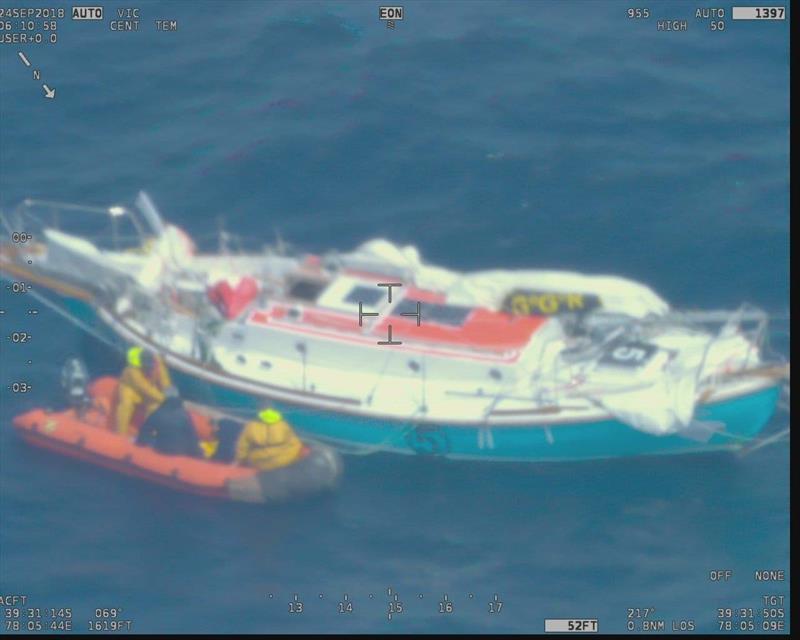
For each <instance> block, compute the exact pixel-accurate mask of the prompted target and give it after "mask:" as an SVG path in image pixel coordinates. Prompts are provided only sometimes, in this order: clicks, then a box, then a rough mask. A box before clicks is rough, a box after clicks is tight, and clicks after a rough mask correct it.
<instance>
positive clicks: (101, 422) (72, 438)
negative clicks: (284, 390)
mask: <svg viewBox="0 0 800 640" xmlns="http://www.w3.org/2000/svg"><path fill="white" fill-rule="evenodd" d="M116 383H117V381H116V379H114V378H100V379H98V380H96V381H95V382H93V383H92V384H91V385H89V388H88V391H89V397H90V400H91V403H90V405H89V406H88V407H86V408H85V409H84V410H81V411H80V412H79V411H78V410H77V409H74V408H70V409H67V410H64V411H56V412H53V411H45V410H44V409H34V410H32V411H28V412H27V413H24V414H21V415H19V416H17V417H16V418H14V423H13V424H14V427H15V428H16V430H17V432H18V433H19V434H20V435H21V436H22V438H23V439H24V440H25V441H26V442H28V443H29V444H32V445H34V446H37V447H41V448H43V449H48V450H51V451H54V452H56V453H60V454H62V455H66V456H70V457H73V458H77V459H79V460H82V461H84V462H89V463H91V464H95V465H98V466H101V467H106V468H108V469H111V470H113V471H118V472H120V473H124V474H127V475H131V476H136V477H139V478H143V479H145V480H149V481H151V482H155V483H158V484H162V485H165V486H168V487H170V488H173V489H178V490H182V491H188V492H191V493H197V494H201V495H205V496H211V497H215V498H225V499H229V500H241V501H245V502H264V503H266V502H279V501H283V500H287V499H291V498H294V497H299V496H302V495H306V494H310V493H315V492H318V491H323V490H325V489H329V488H332V487H333V486H335V484H336V481H337V480H338V477H339V475H340V474H341V468H342V465H341V461H340V457H339V455H338V454H337V453H336V452H335V451H334V450H333V449H330V448H329V447H326V446H324V445H318V444H314V445H313V446H310V445H306V446H305V447H304V450H303V453H302V454H301V457H300V458H299V459H298V460H297V461H296V462H294V463H292V464H291V465H289V466H286V467H282V468H279V469H273V470H270V471H257V470H256V469H251V468H248V467H242V466H238V465H234V464H230V463H227V462H218V461H214V460H204V459H200V458H192V457H188V456H176V455H166V454H163V453H160V452H158V451H155V450H154V449H152V448H150V447H147V446H142V445H138V444H136V443H135V442H133V441H132V440H131V439H130V438H129V437H126V436H122V435H119V434H117V433H115V432H114V431H112V429H111V420H112V417H111V416H112V415H113V414H112V411H111V406H112V398H113V397H114V393H115V390H116ZM188 413H189V416H190V418H191V421H192V424H193V426H194V428H195V430H196V432H197V434H198V437H199V438H200V440H201V441H203V440H209V439H210V438H211V437H212V434H213V430H214V419H213V418H211V417H210V416H209V415H208V414H206V413H203V412H202V410H198V409H189V411H188Z"/></svg>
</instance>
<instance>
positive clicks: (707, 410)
mask: <svg viewBox="0 0 800 640" xmlns="http://www.w3.org/2000/svg"><path fill="white" fill-rule="evenodd" d="M62 302H63V304H65V305H66V306H67V307H68V308H69V310H70V312H71V313H73V314H74V315H75V316H76V317H77V318H79V319H80V320H81V321H83V322H85V323H86V324H87V325H90V326H91V327H92V328H94V329H96V330H97V331H98V332H99V333H101V334H102V335H104V336H105V337H106V338H108V339H109V340H110V341H113V342H117V343H118V342H119V341H118V339H117V338H116V337H115V336H113V335H112V334H111V333H110V331H109V330H108V329H107V328H106V327H104V326H102V325H101V323H100V322H99V320H98V319H97V316H96V315H95V313H94V310H93V309H92V308H91V307H90V306H89V305H87V304H85V303H82V302H80V301H76V300H65V299H62ZM87 344H92V345H94V347H93V348H97V347H98V346H100V349H101V351H100V352H99V353H100V354H103V353H106V354H107V355H106V356H101V357H100V358H99V359H100V360H103V357H105V358H106V360H105V362H106V363H108V361H109V359H110V358H112V357H113V358H114V359H115V361H118V362H120V364H119V365H117V364H116V362H115V365H114V366H122V364H121V362H122V361H121V360H119V354H116V353H113V352H112V350H111V349H110V348H109V347H107V346H105V345H102V343H99V342H98V341H96V340H92V341H91V343H87ZM101 345H102V346H101ZM85 346H86V345H85ZM93 355H94V359H95V360H96V359H98V353H97V352H95V353H94V354H93ZM90 370H92V373H93V374H95V375H96V374H99V373H100V372H98V371H96V369H95V368H93V367H91V366H90ZM117 371H118V369H117ZM103 373H109V371H103ZM172 374H173V379H174V381H175V384H176V385H177V386H178V388H179V389H180V390H181V394H182V395H183V396H184V397H185V398H186V399H187V400H193V401H195V402H198V403H201V404H207V405H211V406H215V407H218V408H220V409H224V410H228V411H230V412H232V413H236V414H237V415H241V416H244V417H250V416H252V415H254V414H255V412H256V411H257V410H258V409H259V408H261V407H262V406H263V405H265V404H270V405H272V406H276V407H278V408H279V409H281V411H283V412H284V414H285V415H286V417H287V419H288V420H289V421H290V423H291V424H292V425H293V426H294V427H295V428H296V429H297V430H298V432H300V433H301V434H302V435H305V436H308V437H311V438H315V439H319V440H323V441H328V442H330V443H332V444H334V445H337V446H338V447H340V448H342V449H344V450H345V451H346V450H347V449H351V450H353V451H358V452H364V451H388V452H394V453H410V454H422V455H432V456H444V457H451V458H473V459H482V460H506V461H511V460H523V461H554V462H555V461H566V460H591V459H596V458H616V457H622V456H636V455H644V454H668V453H698V452H703V451H713V450H720V449H735V448H738V447H741V446H742V445H743V444H745V443H746V442H747V441H749V440H752V439H753V438H755V437H756V436H757V435H758V433H759V432H760V431H761V430H762V429H763V428H764V427H765V426H766V425H767V423H768V422H769V420H770V419H771V418H772V416H773V414H774V412H775V408H776V406H777V402H778V397H779V394H780V386H779V385H776V386H773V387H769V388H766V389H762V390H760V391H757V392H754V393H752V394H749V395H746V396H739V397H736V398H732V399H730V400H726V401H723V402H718V403H715V404H709V405H704V406H701V407H699V408H698V410H697V415H696V417H697V418H698V419H699V420H708V421H715V422H722V423H723V424H724V425H725V430H724V432H723V433H718V434H715V435H714V436H713V437H712V438H711V439H710V440H709V441H708V442H697V441H694V440H690V439H687V438H685V437H681V436H674V435H673V436H665V437H657V436H651V435H648V434H646V433H642V432H640V431H637V430H635V429H633V428H631V427H629V426H626V425H625V424H623V423H621V422H619V421H617V420H603V421H598V422H587V423H571V424H567V425H554V426H552V427H549V428H545V427H542V426H540V425H535V426H524V425H523V426H514V427H497V426H495V427H492V428H491V429H483V428H478V427H471V426H461V425H448V424H441V425H417V424H414V423H413V422H402V421H387V420H380V419H373V418H362V417H358V416H352V415H347V414H341V413H332V412H326V413H321V412H318V411H314V410H309V409H305V408H303V407H297V406H284V405H282V404H281V403H274V402H271V401H268V400H262V399H258V398H255V397H253V396H251V395H248V394H245V393H241V392H239V391H235V390H232V389H228V388H226V387H222V386H219V385H215V384H210V383H207V382H204V381H201V380H198V379H197V378H194V377H192V376H189V375H186V374H184V373H182V372H179V371H173V372H172Z"/></svg>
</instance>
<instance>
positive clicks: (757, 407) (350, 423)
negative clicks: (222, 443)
mask: <svg viewBox="0 0 800 640" xmlns="http://www.w3.org/2000/svg"><path fill="white" fill-rule="evenodd" d="M174 379H175V381H176V383H177V384H178V386H179V387H180V389H181V392H182V394H183V395H184V396H186V397H191V398H192V399H194V400H195V401H197V402H201V403H204V404H211V405H214V406H217V407H226V408H228V409H230V410H233V411H235V412H236V413H237V414H239V415H242V414H244V415H253V414H254V413H255V412H256V410H257V409H258V408H260V407H261V406H262V404H265V402H259V401H258V400H257V399H256V398H253V397H252V396H248V395H246V394H241V393H239V392H236V391H232V390H230V389H225V388H221V387H217V386H211V385H208V384H207V383H202V382H200V381H198V380H197V379H194V378H191V377H188V376H185V375H183V374H180V373H178V372H176V373H175V374H174ZM779 394H780V387H779V386H774V387H769V388H767V389H763V390H761V391H758V392H755V393H752V394H750V395H747V396H740V397H737V398H734V399H731V400H727V401H724V402H719V403H716V404H709V405H704V406H702V407H700V408H698V410H697V414H696V417H697V419H699V420H708V421H719V422H722V423H724V424H725V431H724V433H718V434H715V435H714V436H713V437H712V438H711V439H710V440H709V441H708V442H697V441H694V440H690V439H687V438H685V437H681V436H665V437H657V436H651V435H648V434H646V433H642V432H641V431H637V430H635V429H633V428H631V427H629V426H627V425H625V424H623V423H622V422H619V421H617V420H603V421H598V422H586V423H574V424H567V425H554V426H552V427H550V428H544V427H542V426H540V425H536V426H524V425H523V426H514V427H498V426H495V427H492V428H491V429H483V428H478V427H471V426H462V425H447V424H441V425H416V424H414V423H413V422H401V421H387V420H379V419H372V418H362V417H357V416H352V415H346V414H339V413H330V412H329V413H320V412H317V411H312V410H308V409H304V408H302V407H294V406H283V405H281V404H280V403H272V402H269V404H271V405H272V406H277V407H278V408H279V409H281V411H283V412H284V414H285V415H286V417H287V419H288V420H289V422H290V423H291V424H292V425H293V426H294V427H295V428H296V429H297V430H298V431H299V432H300V433H301V434H304V435H306V436H310V437H312V438H317V439H320V440H324V441H327V442H330V443H332V444H335V445H338V446H339V447H341V448H344V449H345V450H346V449H347V448H351V449H353V450H358V451H359V452H364V451H370V450H374V451H389V452H394V453H413V454H426V455H434V456H445V457H450V458H474V459H484V460H506V461H511V460H526V461H565V460H591V459H596V458H615V457H621V456H635V455H643V454H667V453H697V452H703V451H713V450H719V449H735V448H739V447H740V446H741V445H742V444H744V443H746V442H747V441H749V440H752V439H753V438H754V437H755V436H757V435H758V433H759V432H760V431H761V430H762V429H763V428H764V427H765V426H766V424H767V423H768V422H769V420H770V419H771V417H772V415H773V414H774V412H775V407H776V405H777V402H778V396H779Z"/></svg>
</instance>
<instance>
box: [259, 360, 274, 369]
mask: <svg viewBox="0 0 800 640" xmlns="http://www.w3.org/2000/svg"><path fill="white" fill-rule="evenodd" d="M261 368H262V369H272V363H271V362H270V361H269V360H262V361H261Z"/></svg>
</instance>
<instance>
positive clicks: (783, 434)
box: [739, 427, 790, 457]
mask: <svg viewBox="0 0 800 640" xmlns="http://www.w3.org/2000/svg"><path fill="white" fill-rule="evenodd" d="M789 431H790V428H789V427H786V428H785V429H783V430H782V431H779V432H778V433H775V434H773V435H771V436H769V437H768V438H764V439H763V440H759V441H757V442H756V443H755V444H753V445H752V446H750V447H744V448H743V449H742V450H741V451H740V452H739V456H740V457H744V456H746V455H750V454H751V453H753V451H757V450H758V449H761V448H763V447H766V446H768V445H770V444H774V443H776V442H780V441H781V440H783V439H786V440H788V439H789Z"/></svg>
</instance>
